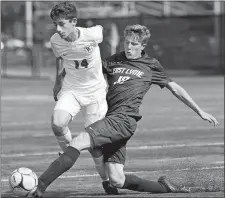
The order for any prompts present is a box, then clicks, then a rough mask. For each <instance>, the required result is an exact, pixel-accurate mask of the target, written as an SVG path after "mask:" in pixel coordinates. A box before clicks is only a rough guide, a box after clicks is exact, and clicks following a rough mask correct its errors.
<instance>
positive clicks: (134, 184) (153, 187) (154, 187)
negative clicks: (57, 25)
mask: <svg viewBox="0 0 225 198" xmlns="http://www.w3.org/2000/svg"><path fill="white" fill-rule="evenodd" d="M125 177H126V178H125V182H124V185H123V187H122V188H123V189H128V190H134V191H140V192H151V193H166V192H167V189H166V188H165V187H164V186H163V185H162V184H160V183H159V182H154V181H149V180H146V179H141V178H139V177H137V176H135V175H125Z"/></svg>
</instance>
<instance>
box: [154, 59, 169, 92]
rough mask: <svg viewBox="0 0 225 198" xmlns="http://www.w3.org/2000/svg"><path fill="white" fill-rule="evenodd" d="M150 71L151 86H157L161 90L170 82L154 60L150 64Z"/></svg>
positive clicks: (158, 63)
mask: <svg viewBox="0 0 225 198" xmlns="http://www.w3.org/2000/svg"><path fill="white" fill-rule="evenodd" d="M151 70H152V84H156V85H159V86H160V87H161V88H164V87H165V86H166V85H167V84H168V83H169V82H172V79H171V78H170V77H169V76H168V75H167V74H166V72H165V71H164V68H163V66H162V65H161V64H160V62H159V61H158V60H156V59H154V61H153V63H152V64H151Z"/></svg>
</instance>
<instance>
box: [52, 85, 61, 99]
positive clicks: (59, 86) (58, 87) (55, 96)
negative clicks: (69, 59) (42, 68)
mask: <svg viewBox="0 0 225 198" xmlns="http://www.w3.org/2000/svg"><path fill="white" fill-rule="evenodd" d="M61 88H62V83H61V82H60V83H59V82H56V83H55V85H54V87H53V97H54V100H55V101H58V98H57V95H58V93H59V92H60V90H61Z"/></svg>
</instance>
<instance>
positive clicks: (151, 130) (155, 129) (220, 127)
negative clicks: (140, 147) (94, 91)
mask: <svg viewBox="0 0 225 198" xmlns="http://www.w3.org/2000/svg"><path fill="white" fill-rule="evenodd" d="M76 122H83V121H82V120H76ZM39 124H48V125H49V126H50V122H46V121H41V122H26V123H17V122H12V123H7V124H2V125H1V126H2V127H6V126H7V127H9V126H28V125H30V126H37V125H39ZM212 129H213V128H212V126H199V127H191V126H187V127H186V126H185V127H182V126H181V127H162V128H149V129H147V128H142V129H139V131H140V132H146V131H147V132H162V131H183V130H189V131H195V130H212ZM215 129H224V126H221V125H219V126H217V127H216V128H215ZM139 131H137V132H136V133H139ZM31 132H32V131H31ZM72 133H74V134H77V133H79V132H72ZM28 136H29V137H49V136H53V133H52V132H51V131H50V132H49V133H47V134H46V133H35V134H31V133H29V135H27V134H24V133H23V134H21V133H20V134H18V133H15V134H12V133H5V134H2V135H1V138H2V139H8V138H17V137H18V138H19V137H28Z"/></svg>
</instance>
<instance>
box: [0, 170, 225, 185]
mask: <svg viewBox="0 0 225 198" xmlns="http://www.w3.org/2000/svg"><path fill="white" fill-rule="evenodd" d="M218 169H224V166H214V167H202V168H183V169H166V170H163V169H161V170H157V171H130V172H126V171H125V174H134V173H135V174H138V173H149V172H151V173H154V172H156V173H157V172H159V171H163V172H170V171H189V170H191V171H193V170H199V171H201V170H218ZM96 176H98V174H97V173H94V174H81V175H79V174H78V175H69V176H68V175H67V176H60V177H59V179H69V178H81V177H96ZM1 182H8V179H7V178H3V179H1Z"/></svg>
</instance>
